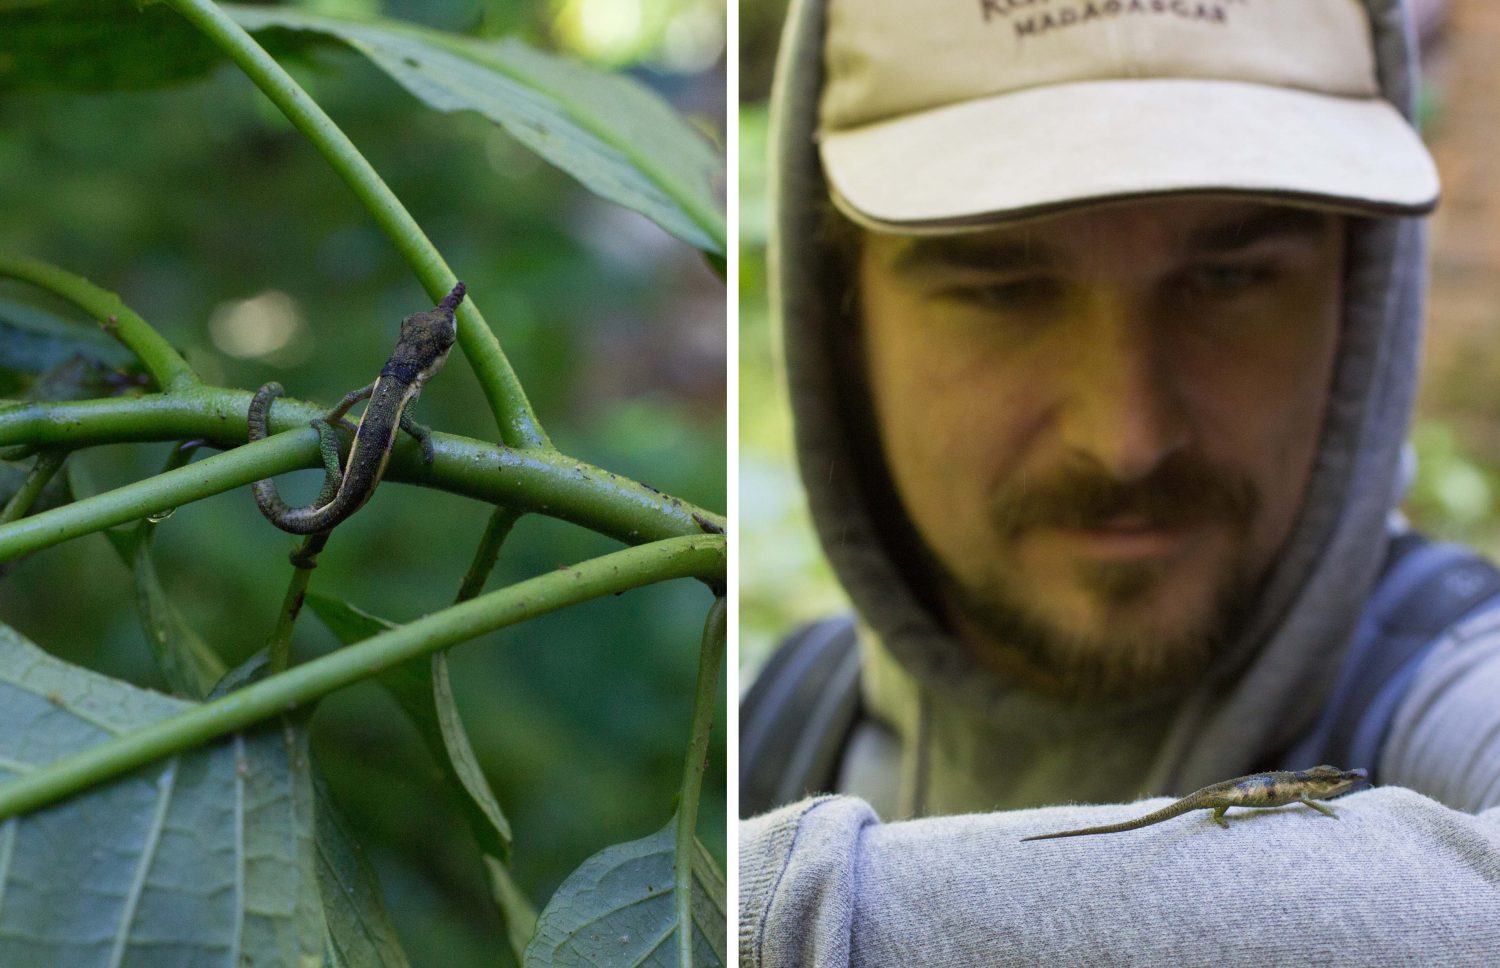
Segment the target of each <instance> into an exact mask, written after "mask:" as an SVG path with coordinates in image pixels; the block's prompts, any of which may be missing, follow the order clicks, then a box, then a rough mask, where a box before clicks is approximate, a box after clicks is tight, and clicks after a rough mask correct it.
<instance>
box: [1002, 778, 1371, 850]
mask: <svg viewBox="0 0 1500 968" xmlns="http://www.w3.org/2000/svg"><path fill="white" fill-rule="evenodd" d="M1369 779H1370V774H1369V773H1367V772H1366V771H1364V770H1341V769H1339V768H1338V767H1336V766H1315V767H1313V768H1312V769H1310V770H1276V771H1272V772H1269V773H1252V774H1250V775H1249V776H1241V777H1236V778H1235V779H1233V780H1225V781H1223V782H1222V783H1214V784H1211V785H1210V786H1206V787H1204V788H1203V789H1201V790H1197V791H1195V792H1193V793H1189V794H1188V795H1187V796H1185V797H1183V798H1182V799H1181V800H1178V801H1177V802H1176V803H1171V804H1168V805H1167V806H1165V807H1162V808H1161V809H1160V810H1157V811H1156V812H1154V813H1148V814H1146V815H1145V816H1144V817H1137V818H1136V819H1135V820H1126V821H1123V822H1121V823H1112V824H1108V825H1106V826H1103V827H1084V828H1083V829H1081V830H1064V831H1062V832H1060V833H1055V834H1036V835H1034V836H1031V837H1022V838H1021V839H1022V840H1023V841H1024V840H1050V839H1052V838H1054V837H1082V836H1085V835H1088V834H1115V833H1120V832H1121V831H1125V830H1138V829H1140V828H1141V827H1149V826H1151V825H1152V824H1156V823H1161V822H1162V821H1163V820H1171V819H1172V818H1173V817H1176V816H1180V815H1182V814H1184V813H1187V812H1188V811H1190V810H1212V811H1213V812H1214V813H1213V818H1212V819H1213V822H1214V823H1216V824H1218V825H1219V826H1220V827H1224V828H1226V829H1227V828H1228V827H1229V821H1227V820H1225V819H1224V811H1226V810H1228V809H1229V808H1230V807H1252V808H1257V809H1264V808H1267V807H1284V806H1286V805H1287V804H1289V803H1300V804H1303V805H1304V806H1309V807H1312V808H1313V809H1314V810H1316V811H1318V812H1319V813H1321V814H1324V815H1325V816H1329V817H1333V816H1334V812H1333V810H1332V808H1330V807H1326V806H1324V805H1323V804H1321V803H1318V802H1317V801H1319V800H1330V799H1332V798H1334V797H1336V796H1340V795H1342V794H1345V793H1348V792H1349V791H1350V790H1352V789H1354V788H1355V787H1356V786H1359V785H1360V784H1361V783H1367V782H1369ZM1335 819H1337V818H1336V817H1335Z"/></svg>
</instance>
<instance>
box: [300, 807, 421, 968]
mask: <svg viewBox="0 0 1500 968" xmlns="http://www.w3.org/2000/svg"><path fill="white" fill-rule="evenodd" d="M314 780H315V786H316V788H317V794H318V885H319V886H320V887H321V888H322V892H323V911H324V913H325V915H326V916H327V918H328V949H329V950H328V958H327V960H328V962H329V963H331V964H334V965H347V966H349V968H408V966H409V963H408V962H407V960H406V953H405V952H403V951H402V950H401V944H400V942H399V941H397V939H396V929H395V928H394V927H392V926H391V919H390V915H389V914H388V913H386V909H385V902H384V901H383V900H382V899H381V897H380V891H379V888H378V885H377V882H376V880H375V872H374V871H372V870H371V869H370V865H369V863H368V862H367V861H366V860H365V858H364V855H363V854H362V853H360V850H359V847H358V845H357V844H356V843H355V842H354V838H353V837H351V836H350V835H349V831H348V830H346V829H345V827H344V823H343V820H342V819H341V818H340V817H339V814H338V811H337V810H336V809H335V808H334V806H333V801H332V800H331V799H330V798H329V796H328V791H327V790H326V789H325V788H324V786H323V783H322V782H321V781H320V780H317V778H316V777H314Z"/></svg>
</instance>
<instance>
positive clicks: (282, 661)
mask: <svg viewBox="0 0 1500 968" xmlns="http://www.w3.org/2000/svg"><path fill="white" fill-rule="evenodd" d="M328 535H329V532H327V531H324V532H323V533H321V534H310V535H308V536H307V537H306V538H304V539H303V541H302V545H301V547H299V548H298V549H297V550H296V551H294V552H293V553H292V577H291V579H290V580H288V581H287V585H286V595H284V596H283V597H282V599H281V611H280V612H278V613H276V628H275V629H274V630H273V631H272V632H271V641H270V642H269V643H268V644H267V645H266V667H267V668H269V669H270V670H271V672H272V673H273V674H275V673H277V672H281V671H282V670H283V669H285V668H286V667H287V666H288V665H290V664H291V658H292V626H294V625H296V624H297V616H298V615H299V614H301V612H302V599H303V596H304V595H306V594H307V583H308V582H309V581H311V580H312V573H313V569H314V568H316V567H318V561H317V559H318V555H319V554H321V553H322V551H323V547H324V546H325V545H327V544H328Z"/></svg>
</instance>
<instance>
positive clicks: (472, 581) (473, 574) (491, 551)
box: [454, 504, 521, 602]
mask: <svg viewBox="0 0 1500 968" xmlns="http://www.w3.org/2000/svg"><path fill="white" fill-rule="evenodd" d="M520 519H521V512H520V511H517V510H516V509H515V508H512V507H509V506H508V505H504V504H501V505H498V506H497V507H496V508H495V511H494V513H493V514H491V515H490V521H489V524H488V525H486V526H485V529H484V537H482V538H480V539H479V547H477V548H475V549H474V560H473V561H472V562H470V563H469V570H468V571H467V572H466V573H465V574H464V580H463V582H462V583H460V584H459V586H458V595H457V597H455V598H454V601H455V602H467V601H468V600H469V599H471V598H473V597H474V596H475V595H478V594H479V593H480V592H481V591H483V590H484V583H485V582H486V581H487V580H488V579H489V577H490V572H492V571H494V570H495V562H496V561H498V560H499V559H500V546H501V545H502V544H504V543H505V539H506V537H508V536H509V535H510V529H511V528H514V527H515V526H516V522H517V521H519V520H520Z"/></svg>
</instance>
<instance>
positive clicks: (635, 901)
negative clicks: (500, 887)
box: [526, 819, 728, 968]
mask: <svg viewBox="0 0 1500 968" xmlns="http://www.w3.org/2000/svg"><path fill="white" fill-rule="evenodd" d="M676 832H677V823H676V820H675V819H674V820H673V822H672V823H669V824H667V825H666V826H665V827H663V828H662V829H661V830H658V831H657V832H656V833H654V834H652V835H651V836H649V837H645V838H643V839H641V840H633V841H630V842H629V843H624V844H615V845H614V846H613V847H606V848H605V849H604V850H601V851H600V852H599V853H597V854H595V855H594V856H593V857H590V858H589V859H588V860H586V861H584V862H583V865H582V866H580V867H579V868H578V870H576V871H574V872H573V873H572V874H571V875H569V877H568V879H567V880H565V881H563V883H562V886H560V887H559V888H558V889H557V893H556V894H554V895H552V900H551V901H550V902H549V903H548V904H547V907H546V909H544V910H543V911H542V914H541V917H540V918H539V919H538V920H537V925H536V936H535V937H534V938H532V940H531V946H530V947H529V948H527V949H526V968H562V966H581V965H646V966H660V968H670V966H675V965H677V963H678V962H677V940H676V938H677V931H678V924H677V908H676V903H675V900H674V894H675V890H674V887H673V868H674V864H675V859H674V853H675V845H676ZM693 848H694V849H693V878H692V882H693V898H692V905H691V908H692V921H693V964H694V965H706V966H713V965H723V964H724V963H725V955H724V951H725V939H726V936H727V934H728V925H727V921H726V917H725V913H724V877H723V875H722V874H721V873H720V872H719V870H718V867H717V865H715V864H714V862H713V858H712V857H710V856H709V855H708V852H707V851H706V850H704V849H703V845H702V844H699V843H696V842H695V843H694V844H693Z"/></svg>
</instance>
